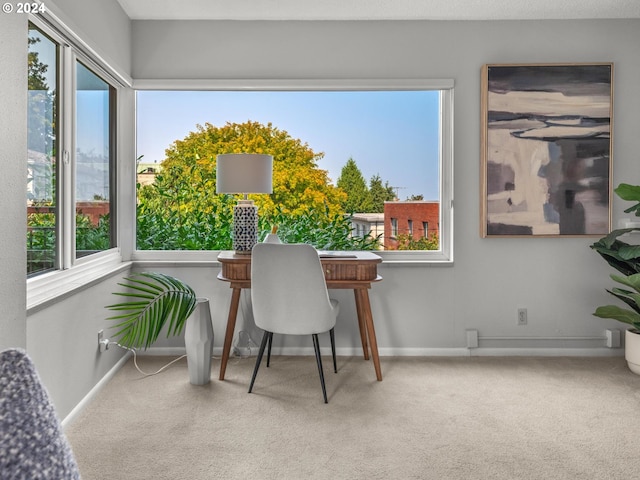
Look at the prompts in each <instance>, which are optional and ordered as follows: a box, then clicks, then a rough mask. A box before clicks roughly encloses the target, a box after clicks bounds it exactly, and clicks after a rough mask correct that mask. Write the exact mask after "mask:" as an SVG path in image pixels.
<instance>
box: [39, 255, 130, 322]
mask: <svg viewBox="0 0 640 480" xmlns="http://www.w3.org/2000/svg"><path fill="white" fill-rule="evenodd" d="M130 267H131V262H123V261H122V258H121V256H120V252H117V251H113V252H105V253H104V254H99V255H97V258H91V259H90V260H88V259H87V260H85V261H83V262H82V263H80V264H79V265H77V266H74V267H72V268H70V269H68V270H57V271H54V272H50V273H45V274H42V275H39V276H37V277H34V278H30V279H28V280H27V315H29V314H32V313H35V312H37V311H38V310H41V309H43V308H45V307H47V306H49V305H50V304H52V303H53V302H57V301H60V300H62V299H63V298H66V297H68V296H70V295H71V294H73V293H76V292H77V291H79V290H82V289H85V288H88V287H90V286H91V285H94V284H95V283H97V282H99V281H100V280H102V279H104V278H106V277H109V276H111V275H115V274H117V273H120V272H122V271H124V270H127V269H129V268H130Z"/></svg>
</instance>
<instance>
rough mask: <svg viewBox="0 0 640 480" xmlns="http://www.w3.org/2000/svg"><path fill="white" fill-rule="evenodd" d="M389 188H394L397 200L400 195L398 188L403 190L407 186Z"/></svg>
mask: <svg viewBox="0 0 640 480" xmlns="http://www.w3.org/2000/svg"><path fill="white" fill-rule="evenodd" d="M390 188H391V190H395V191H396V198H397V199H398V200H399V199H400V195H398V190H404V189H405V188H407V187H390Z"/></svg>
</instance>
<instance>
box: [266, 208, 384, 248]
mask: <svg viewBox="0 0 640 480" xmlns="http://www.w3.org/2000/svg"><path fill="white" fill-rule="evenodd" d="M260 224H261V230H262V238H263V237H264V235H266V234H267V233H268V232H270V231H271V226H272V225H276V226H278V236H279V237H280V239H281V240H282V241H283V242H284V243H308V244H310V245H313V246H314V247H316V248H318V249H320V250H375V249H377V248H378V247H379V245H380V236H378V237H376V238H374V237H372V236H371V235H367V236H365V237H352V236H351V228H352V227H351V216H349V215H344V214H341V213H334V214H332V213H331V212H330V211H329V210H328V209H325V210H324V211H318V210H313V209H307V210H306V211H305V212H303V213H302V214H300V215H297V216H296V217H291V216H289V215H286V214H285V213H284V212H282V211H281V210H277V211H276V213H275V214H274V215H271V216H269V217H266V218H262V219H261V222H260Z"/></svg>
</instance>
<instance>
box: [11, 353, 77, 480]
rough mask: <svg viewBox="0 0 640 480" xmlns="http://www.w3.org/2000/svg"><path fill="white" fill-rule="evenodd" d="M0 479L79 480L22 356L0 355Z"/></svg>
mask: <svg viewBox="0 0 640 480" xmlns="http://www.w3.org/2000/svg"><path fill="white" fill-rule="evenodd" d="M0 478H32V479H35V478H51V479H53V478H55V479H56V480H79V479H80V473H79V472H78V466H77V464H76V461H75V458H74V457H73V453H72V452H71V447H70V446H69V444H68V442H67V439H66V437H65V436H64V434H63V432H62V427H61V426H60V422H59V420H58V417H57V415H56V412H55V409H54V407H53V404H52V403H51V401H50V399H49V395H48V394H47V391H46V389H45V388H44V386H43V385H42V383H41V381H40V377H39V376H38V374H37V372H36V369H35V367H34V365H33V362H32V361H31V359H30V358H29V357H28V356H27V354H26V352H25V351H24V350H21V349H11V350H5V351H4V352H0Z"/></svg>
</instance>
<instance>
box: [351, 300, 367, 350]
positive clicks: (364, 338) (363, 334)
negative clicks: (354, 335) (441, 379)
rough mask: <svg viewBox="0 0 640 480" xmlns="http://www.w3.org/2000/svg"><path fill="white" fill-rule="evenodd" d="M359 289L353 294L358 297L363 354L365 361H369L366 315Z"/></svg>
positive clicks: (357, 309) (357, 307)
mask: <svg viewBox="0 0 640 480" xmlns="http://www.w3.org/2000/svg"><path fill="white" fill-rule="evenodd" d="M358 291H359V289H357V288H356V289H354V290H353V293H354V294H355V297H356V312H357V314H358V328H359V329H360V341H361V342H362V353H363V354H364V359H365V360H369V345H368V344H367V325H366V323H365V321H364V317H365V313H364V311H363V310H362V302H361V301H360V296H359V293H358Z"/></svg>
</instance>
